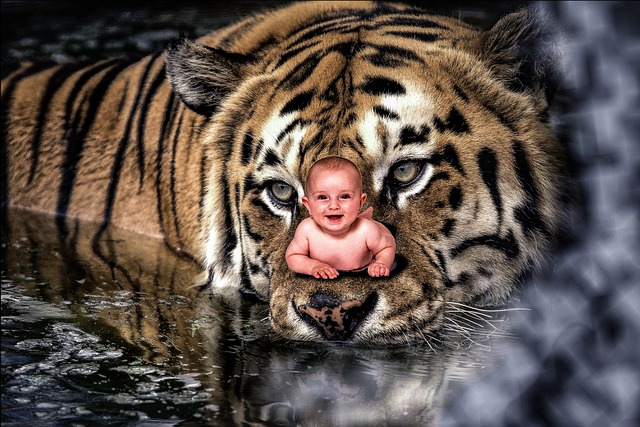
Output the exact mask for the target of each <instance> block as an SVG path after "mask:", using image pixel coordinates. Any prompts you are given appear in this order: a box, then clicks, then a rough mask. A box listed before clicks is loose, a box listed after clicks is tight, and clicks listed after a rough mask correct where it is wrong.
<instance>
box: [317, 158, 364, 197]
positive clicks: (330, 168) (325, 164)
mask: <svg viewBox="0 0 640 427" xmlns="http://www.w3.org/2000/svg"><path fill="white" fill-rule="evenodd" d="M338 171H340V172H344V173H345V178H346V179H347V180H348V181H347V182H346V183H348V184H350V186H352V188H353V190H354V191H357V193H358V194H360V193H362V175H360V170H359V169H358V168H357V166H356V165H355V164H353V162H352V161H350V160H347V159H345V158H344V157H339V156H330V157H324V158H322V159H320V160H318V161H317V162H315V163H314V164H313V165H311V168H310V169H309V172H307V177H306V180H305V193H306V194H309V193H310V191H311V189H312V188H313V184H314V183H316V182H317V181H318V176H319V175H320V174H321V173H322V172H338ZM346 183H345V184H346Z"/></svg>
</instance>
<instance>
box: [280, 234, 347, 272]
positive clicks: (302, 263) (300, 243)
mask: <svg viewBox="0 0 640 427" xmlns="http://www.w3.org/2000/svg"><path fill="white" fill-rule="evenodd" d="M307 227H308V224H305V223H304V221H303V222H302V223H300V225H299V226H298V229H297V230H296V234H295V236H294V237H293V240H292V241H291V243H289V247H288V248H287V252H286V254H285V257H286V260H287V265H288V266H289V268H290V269H291V270H293V271H295V272H296V273H301V274H308V275H310V276H313V277H315V278H316V279H335V278H336V277H338V270H336V269H335V268H333V267H331V266H330V265H329V264H326V263H324V262H321V261H318V260H315V259H313V258H311V257H309V238H308V228H307Z"/></svg>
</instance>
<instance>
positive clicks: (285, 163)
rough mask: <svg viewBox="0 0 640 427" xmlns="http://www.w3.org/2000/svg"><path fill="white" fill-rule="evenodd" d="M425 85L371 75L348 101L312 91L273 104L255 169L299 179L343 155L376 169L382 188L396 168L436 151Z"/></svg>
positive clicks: (429, 97)
mask: <svg viewBox="0 0 640 427" xmlns="http://www.w3.org/2000/svg"><path fill="white" fill-rule="evenodd" d="M425 87H426V86H425V85H424V84H422V83H420V82H419V81H415V80H411V79H390V78H386V77H382V76H377V77H373V76H371V77H369V78H368V79H365V80H363V81H362V84H361V85H360V86H359V87H358V88H354V90H353V94H352V98H351V99H350V100H348V102H345V101H344V100H341V101H340V102H339V103H337V104H332V103H330V102H327V101H326V99H324V98H323V97H322V96H321V94H320V95H319V94H318V93H317V92H316V91H313V90H312V91H306V92H305V91H303V92H301V93H299V94H297V95H295V96H293V97H292V98H291V99H287V98H285V100H283V101H281V102H280V103H272V104H271V105H270V111H269V115H268V116H267V118H266V120H265V121H264V123H263V124H262V125H261V127H260V130H259V132H258V135H260V139H259V144H258V145H259V150H258V151H257V152H256V167H257V169H258V170H263V171H273V172H274V173H275V174H278V175H279V176H282V175H283V174H287V175H290V176H291V178H292V179H295V178H296V177H298V179H299V177H304V176H306V173H307V172H308V169H309V167H310V166H311V165H312V164H313V163H314V162H315V161H316V160H318V159H320V158H322V157H326V156H330V155H339V156H343V157H346V158H348V159H350V160H352V161H353V162H354V163H355V164H356V165H358V167H360V168H362V169H365V170H371V169H370V168H369V165H376V169H375V170H373V181H374V183H376V182H378V183H380V184H381V181H382V178H383V176H384V174H385V171H386V169H387V168H388V167H390V166H391V165H392V164H394V163H396V162H397V161H399V160H406V159H414V158H425V157H427V156H428V155H429V153H430V152H431V151H432V150H433V148H434V147H433V146H434V143H433V141H431V139H430V135H429V134H430V127H429V123H431V122H432V121H433V117H434V114H435V107H434V102H433V99H432V98H433V97H432V95H431V93H430V92H431V91H429V90H426V89H425ZM345 104H348V105H347V107H345Z"/></svg>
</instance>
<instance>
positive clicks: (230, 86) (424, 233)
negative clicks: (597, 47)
mask: <svg viewBox="0 0 640 427" xmlns="http://www.w3.org/2000/svg"><path fill="white" fill-rule="evenodd" d="M548 36H549V34H548V32H547V31H546V30H545V29H544V26H541V25H538V22H537V20H536V19H535V14H534V13H533V12H532V11H527V10H523V11H519V12H516V13H513V14H510V15H507V16H506V17H504V18H503V19H501V20H500V21H499V22H498V23H496V24H495V25H494V26H493V27H492V28H490V29H489V30H487V31H485V32H481V31H479V30H477V29H475V28H473V27H471V26H469V25H467V24H465V23H463V22H461V21H459V20H455V19H452V18H447V17H441V16H434V15H429V14H427V13H426V12H423V11H421V10H418V9H416V8H414V7H407V6H403V5H391V4H376V3H370V2H353V3H349V2H301V3H294V4H292V5H291V6H289V7H285V8H282V9H279V10H275V11H272V12H266V13H262V14H258V15H255V16H252V17H249V18H247V19H245V20H242V21H240V22H239V23H238V24H236V25H232V26H230V27H228V28H225V29H222V30H219V31H217V32H215V33H212V34H210V35H208V36H205V37H202V38H201V39H199V40H197V41H196V42H192V41H189V40H181V41H178V42H176V43H175V44H174V45H172V46H171V47H170V48H169V49H168V52H162V53H157V54H154V55H150V56H148V57H146V58H143V59H141V60H139V61H136V62H133V63H127V62H123V61H121V60H107V61H102V62H99V63H97V64H91V65H84V66H78V65H73V64H64V65H55V66H52V67H46V68H42V67H41V66H39V65H35V64H31V65H26V66H24V67H22V68H20V69H18V70H15V71H13V72H12V73H10V74H9V75H8V76H7V77H6V78H5V79H4V80H3V81H2V109H3V116H2V123H3V134H4V135H3V138H4V139H3V140H4V144H3V150H4V151H5V153H2V154H3V158H4V159H5V161H6V162H7V164H6V165H5V166H6V168H4V169H3V170H5V171H6V172H3V176H2V180H3V181H2V190H3V192H2V194H3V200H2V203H3V206H11V207H17V208H27V209H32V210H37V211H44V212H52V213H56V214H57V215H58V225H59V228H60V230H61V231H62V232H65V229H66V220H67V219H69V218H81V219H85V220H90V221H99V222H101V223H102V224H104V225H107V224H114V225H117V226H120V227H123V228H126V229H130V230H135V231H138V232H141V233H146V234H150V235H155V236H158V237H160V238H163V239H165V240H166V242H167V243H168V244H169V245H170V246H171V247H172V248H175V249H176V250H179V251H183V252H185V253H187V254H189V255H191V256H193V257H194V258H195V259H197V260H198V261H200V262H201V263H202V266H203V269H204V270H205V272H206V277H207V278H206V280H207V283H209V284H210V285H211V286H212V287H214V288H221V287H231V288H237V289H241V290H243V291H245V292H250V293H254V294H256V295H258V296H259V297H261V298H263V299H265V300H268V301H269V304H270V318H271V322H272V325H273V327H274V329H275V331H276V332H278V333H280V334H281V335H283V336H286V337H289V338H293V339H301V340H326V339H328V340H336V339H338V340H350V341H353V342H358V343H377V344H381V343H397V342H405V341H414V340H422V339H425V337H426V336H428V335H432V334H434V333H436V332H437V331H438V329H439V328H440V326H441V324H442V322H443V319H444V317H445V309H444V307H445V305H446V304H447V303H448V302H453V303H465V304H468V303H475V304H484V303H495V302H498V301H502V300H503V299H504V298H505V297H507V296H508V295H509V293H510V292H511V291H512V290H513V289H514V286H515V283H516V280H517V278H518V276H519V275H520V274H522V273H523V272H525V271H527V270H528V269H529V268H530V267H531V265H532V264H534V263H535V262H536V261H537V260H539V259H540V258H541V256H543V254H544V253H545V252H546V251H547V249H548V246H549V244H550V242H551V241H552V238H553V236H554V234H555V233H556V230H557V229H558V226H559V222H560V217H561V211H562V207H561V206H562V204H561V196H562V194H561V187H562V185H561V182H560V181H561V180H562V179H563V178H562V176H563V175H562V163H561V161H560V150H559V147H558V144H557V142H556V139H555V137H554V136H553V133H552V129H551V125H550V124H549V120H548V108H549V105H548V99H549V95H550V93H551V89H552V86H551V85H550V83H551V82H552V77H554V76H553V73H554V72H553V67H552V66H551V65H553V64H552V61H553V60H554V57H553V52H551V51H549V50H548V49H546V48H545V47H546V46H548V45H549V39H548ZM165 63H166V75H167V76H168V79H165ZM167 80H168V81H167ZM329 155H339V156H343V157H346V158H348V159H350V160H351V161H353V162H354V163H355V164H356V165H357V166H358V167H359V169H360V170H361V171H362V173H363V184H364V190H365V192H366V193H367V194H368V199H367V202H368V204H369V205H370V206H372V207H373V208H374V218H375V219H377V220H379V221H381V222H383V223H385V224H386V225H387V226H388V228H390V229H391V230H392V232H393V233H394V235H395V238H396V242H397V248H398V256H397V259H398V260H399V266H398V268H397V269H396V271H395V272H394V274H392V276H391V277H390V278H387V279H372V278H369V277H365V276H358V275H342V276H341V277H340V278H339V279H338V280H335V281H321V280H316V279H313V278H308V277H301V276H299V275H296V274H294V273H292V272H291V271H289V270H288V268H287V266H286V262H285V258H284V253H285V250H286V247H287V245H288V242H289V241H290V239H291V238H292V237H293V232H294V230H295V227H296V225H297V224H298V223H299V222H300V221H301V220H302V219H303V218H304V216H305V215H306V212H303V210H302V209H301V203H300V198H301V197H302V195H303V187H304V186H303V179H304V176H305V175H306V172H307V170H308V169H309V167H310V165H311V164H312V163H313V162H314V161H315V160H317V159H320V158H322V157H325V156H329Z"/></svg>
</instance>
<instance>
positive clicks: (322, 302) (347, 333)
mask: <svg viewBox="0 0 640 427" xmlns="http://www.w3.org/2000/svg"><path fill="white" fill-rule="evenodd" d="M377 302H378V294H377V293H376V292H373V293H371V294H370V295H369V296H368V297H367V298H366V299H365V300H364V301H361V300H358V299H348V300H344V301H340V300H338V299H337V298H335V297H334V296H331V295H327V294H323V293H315V294H313V295H312V296H311V300H310V301H309V304H303V305H299V306H298V307H295V306H294V308H295V310H296V312H297V313H298V316H300V318H301V319H302V320H304V321H305V322H306V323H307V324H309V325H311V326H313V327H314V328H316V329H318V330H319V331H320V333H321V334H322V335H323V336H324V337H325V338H326V339H327V340H329V341H346V340H348V339H349V338H350V337H351V335H353V333H354V331H355V330H356V329H357V327H358V325H360V323H362V321H363V320H364V319H366V318H367V316H368V315H369V313H371V311H372V310H373V308H374V307H375V306H376V303H377Z"/></svg>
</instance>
